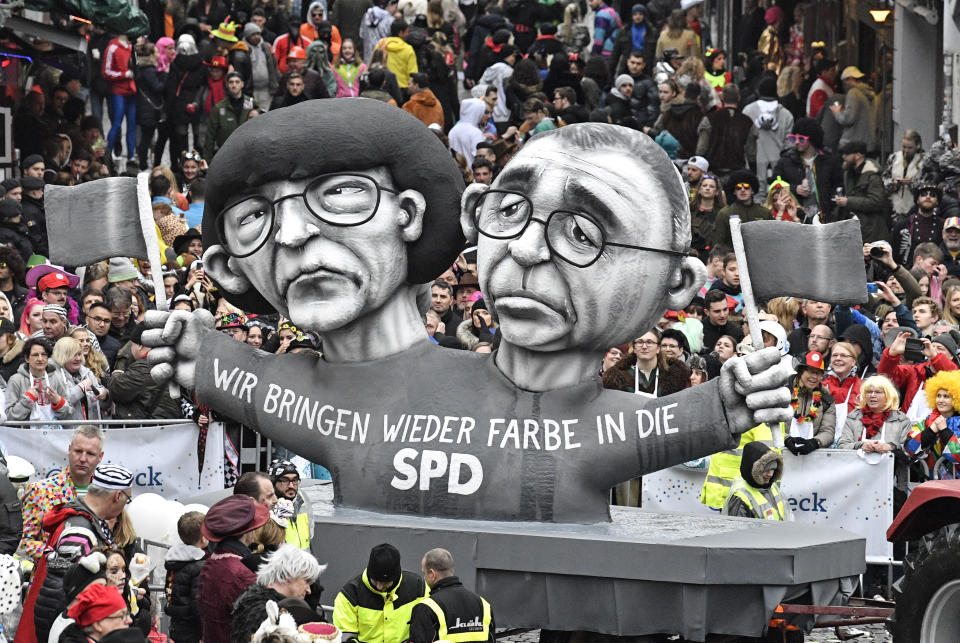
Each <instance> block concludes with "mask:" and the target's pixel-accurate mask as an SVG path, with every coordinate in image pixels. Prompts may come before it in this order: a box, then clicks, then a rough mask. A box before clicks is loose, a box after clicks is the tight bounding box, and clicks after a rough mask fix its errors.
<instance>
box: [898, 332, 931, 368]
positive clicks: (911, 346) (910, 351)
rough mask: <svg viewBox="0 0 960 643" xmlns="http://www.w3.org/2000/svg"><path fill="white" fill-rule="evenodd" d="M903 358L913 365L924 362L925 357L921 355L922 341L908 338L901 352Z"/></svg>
mask: <svg viewBox="0 0 960 643" xmlns="http://www.w3.org/2000/svg"><path fill="white" fill-rule="evenodd" d="M903 358H904V359H907V360H910V361H911V362H913V363H914V364H919V363H920V362H925V361H926V360H927V356H926V355H924V354H923V340H920V339H913V338H912V337H910V338H908V339H907V346H906V349H905V350H904V351H903Z"/></svg>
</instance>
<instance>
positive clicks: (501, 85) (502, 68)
mask: <svg viewBox="0 0 960 643" xmlns="http://www.w3.org/2000/svg"><path fill="white" fill-rule="evenodd" d="M511 76H513V67H511V66H510V65H508V64H507V63H505V62H498V63H494V64H492V65H490V66H489V67H487V69H486V71H484V72H483V76H481V77H480V80H479V81H478V82H477V84H478V85H493V86H494V87H496V88H497V104H496V105H494V106H493V120H494V122H495V123H503V122H506V121H508V120H510V108H509V107H508V106H507V90H506V82H507V80H509V79H510V77H511ZM397 80H400V79H399V78H398V79H397Z"/></svg>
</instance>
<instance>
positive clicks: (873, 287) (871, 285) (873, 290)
mask: <svg viewBox="0 0 960 643" xmlns="http://www.w3.org/2000/svg"><path fill="white" fill-rule="evenodd" d="M871 252H873V251H872V250H871ZM879 290H880V287H879V286H877V284H875V283H868V284H867V292H868V293H870V294H871V295H875V294H877V292H879Z"/></svg>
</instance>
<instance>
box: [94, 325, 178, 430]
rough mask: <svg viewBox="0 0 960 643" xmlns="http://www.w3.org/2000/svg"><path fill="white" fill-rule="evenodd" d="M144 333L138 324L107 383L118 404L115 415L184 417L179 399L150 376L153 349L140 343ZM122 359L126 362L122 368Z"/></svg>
mask: <svg viewBox="0 0 960 643" xmlns="http://www.w3.org/2000/svg"><path fill="white" fill-rule="evenodd" d="M142 335H143V326H142V325H141V324H136V323H135V324H134V325H133V328H132V330H131V331H130V342H129V343H128V344H127V345H126V346H124V347H123V349H122V350H121V352H120V356H119V357H118V359H117V370H115V371H114V372H113V374H112V375H111V377H110V382H109V384H108V386H107V388H108V389H109V391H110V396H111V397H112V398H113V401H114V402H116V405H117V411H116V415H117V417H118V418H122V419H151V418H182V417H183V413H182V411H181V410H180V403H179V401H178V400H174V399H173V398H171V397H170V396H169V395H167V387H166V386H165V385H163V384H158V383H156V382H154V381H153V378H152V377H150V369H151V368H152V365H151V364H149V363H147V354H148V353H149V352H150V349H149V348H148V347H146V346H144V345H143V343H142V342H141V336H142ZM121 360H123V361H124V362H125V363H124V365H123V368H122V369H121V368H120V366H121Z"/></svg>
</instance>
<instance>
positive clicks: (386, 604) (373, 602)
mask: <svg viewBox="0 0 960 643" xmlns="http://www.w3.org/2000/svg"><path fill="white" fill-rule="evenodd" d="M421 586H422V588H423V589H422V590H421V591H420V592H418V591H417V589H418V587H421ZM365 590H367V591H365ZM429 593H430V588H429V587H428V586H427V584H426V583H424V582H423V580H422V579H420V578H419V577H418V576H414V577H412V578H410V577H407V576H405V575H403V574H401V576H400V582H399V583H398V584H397V586H396V587H394V588H393V589H391V590H390V591H389V592H381V591H379V590H377V589H375V588H374V587H373V585H371V584H370V581H369V579H367V570H363V574H361V575H360V578H359V579H353V580H351V581H349V582H348V583H347V584H346V585H345V586H344V589H343V590H341V592H340V593H339V594H337V598H336V600H335V601H334V604H333V624H334V625H336V626H337V627H339V628H340V630H341V631H343V632H356V634H357V641H362V642H363V643H404V642H405V641H406V640H407V639H409V638H410V616H411V612H413V608H414V606H415V605H416V604H417V603H419V602H420V601H421V600H422V599H423V598H424V597H425V596H427V595H428V594H429ZM347 594H350V595H351V596H352V597H353V598H352V600H351V597H350V596H348V595H347ZM353 601H356V603H354V602H353Z"/></svg>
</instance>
